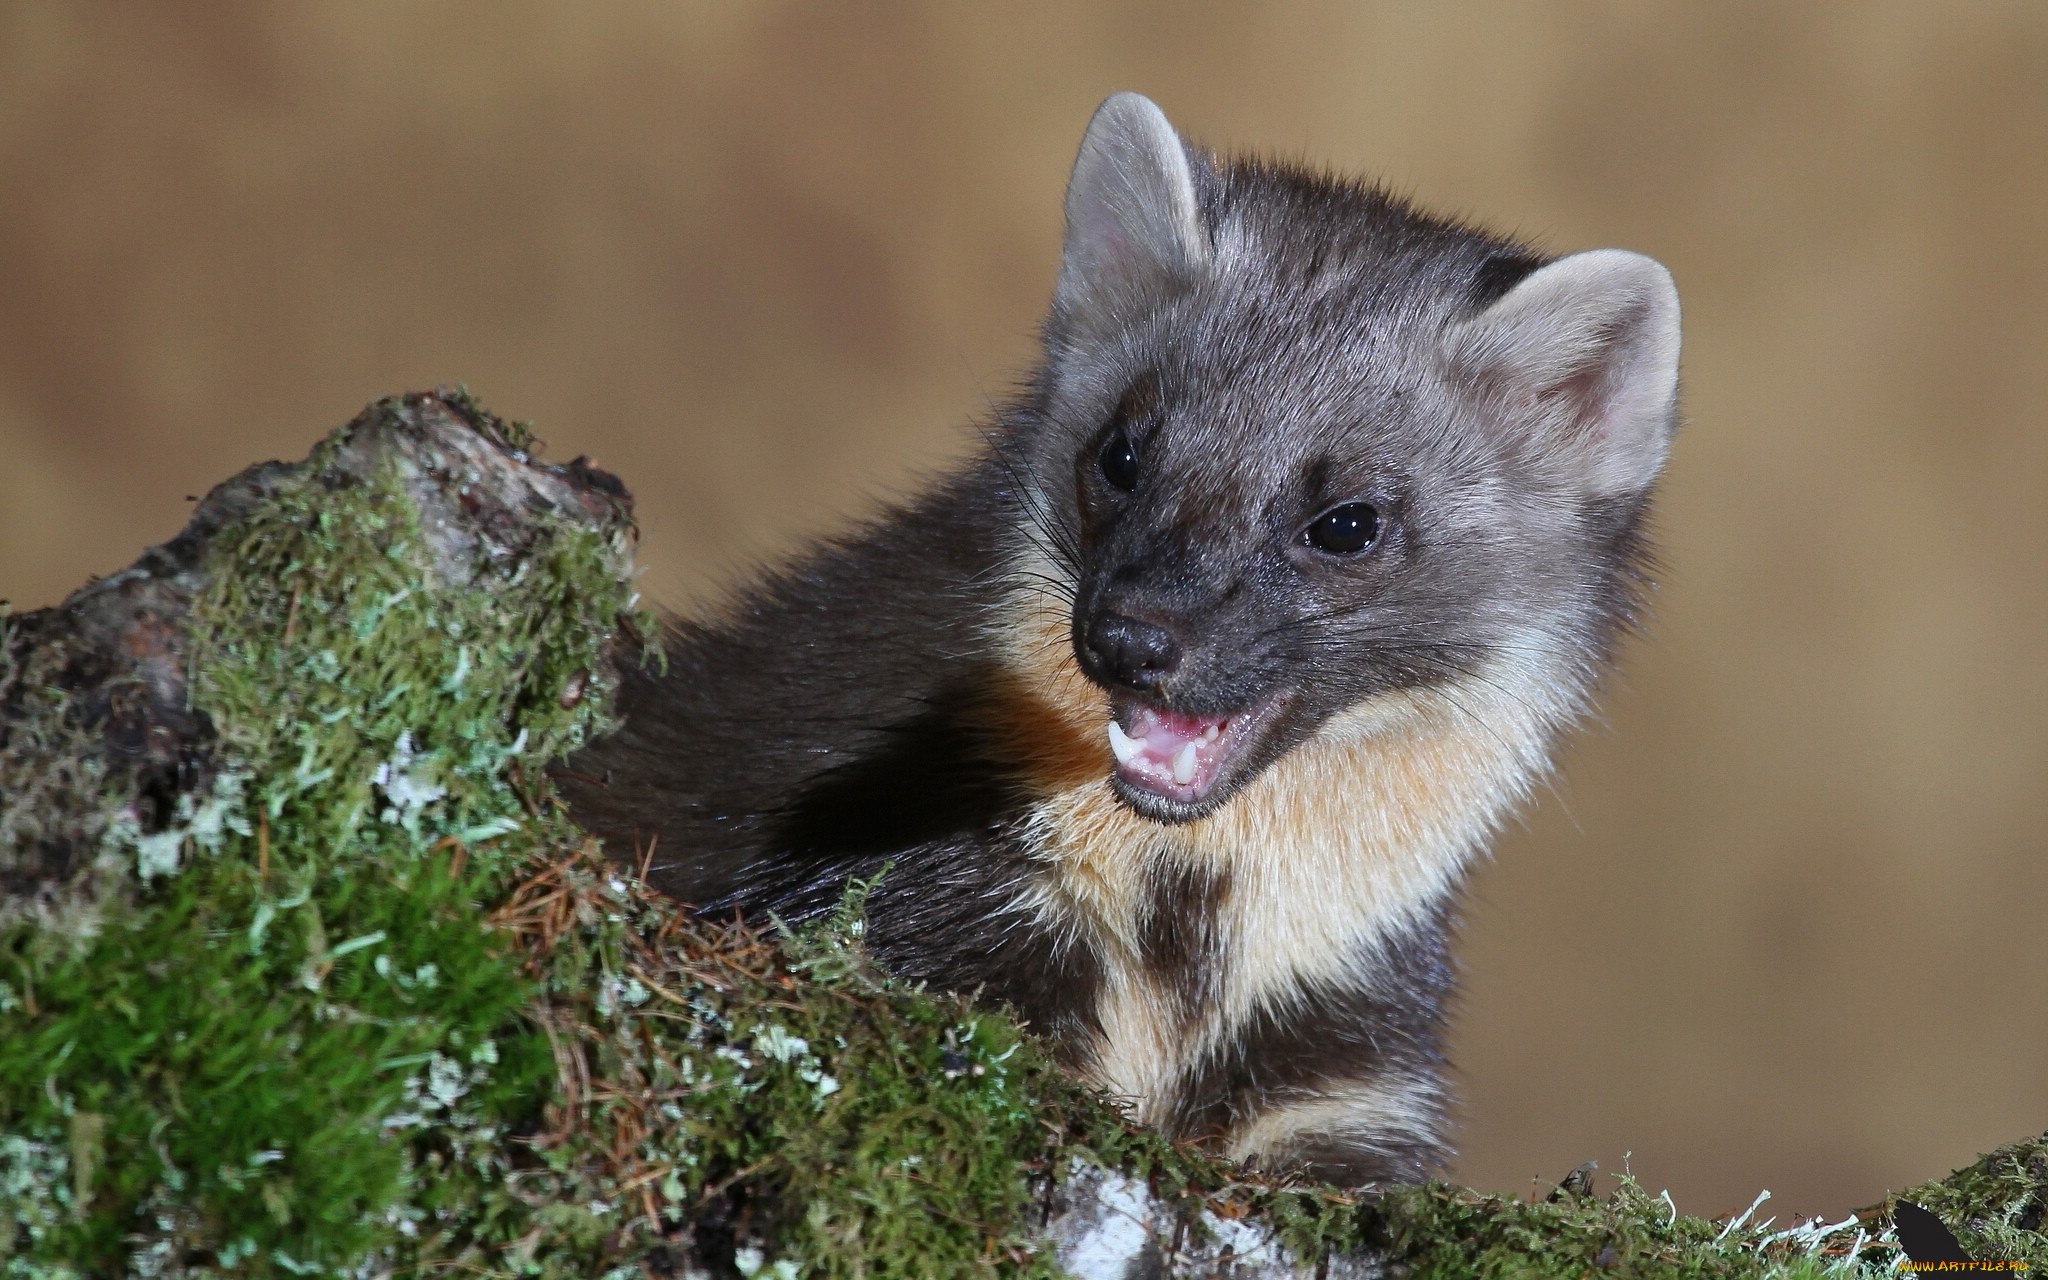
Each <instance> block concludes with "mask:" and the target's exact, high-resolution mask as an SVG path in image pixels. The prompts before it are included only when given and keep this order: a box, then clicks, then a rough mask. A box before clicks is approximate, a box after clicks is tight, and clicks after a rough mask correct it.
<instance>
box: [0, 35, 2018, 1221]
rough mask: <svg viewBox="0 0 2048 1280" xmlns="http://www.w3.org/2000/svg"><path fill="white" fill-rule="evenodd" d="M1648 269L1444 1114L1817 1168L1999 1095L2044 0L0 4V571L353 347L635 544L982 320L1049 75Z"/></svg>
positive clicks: (1860, 1191) (1879, 1186)
mask: <svg viewBox="0 0 2048 1280" xmlns="http://www.w3.org/2000/svg"><path fill="white" fill-rule="evenodd" d="M1120 88H1135V89H1140V90H1143V91H1145V92H1147V93H1149V94H1151V95H1152V96H1153V97H1154V98H1156V99H1157V100H1158V101H1159V102H1160V103H1161V104H1162V105H1163V106H1164V107H1165V108H1166V111H1167V113H1168V115H1169V116H1171V117H1172V118H1173V119H1174V121H1175V122H1176V123H1177V124H1179V125H1180V126H1181V127H1182V128H1183V129H1185V130H1187V131H1189V132H1190V133H1192V134H1193V135H1195V136H1197V137H1200V138H1202V139H1205V140H1207V141H1209V142H1211V143H1214V144H1219V145H1223V146H1251V147H1259V148H1263V149H1267V150H1272V151H1277V152H1280V153H1283V154H1288V155H1296V156H1307V157H1311V158H1314V159H1316V160H1318V161H1326V162H1328V163H1329V164H1331V165H1334V166H1336V167H1339V168H1342V169H1345V170H1350V171H1364V172H1371V173H1376V174H1379V175H1382V176H1384V177H1385V178H1386V179H1387V180H1388V181H1390V182H1391V183H1392V184H1393V185H1394V186H1396V187H1398V188H1400V189H1402V190H1404V191H1407V192H1410V193H1412V194H1414V195H1415V196H1417V197H1418V198H1420V199H1421V200H1422V201H1424V202H1425V203H1426V204H1429V205H1431V206H1434V207H1437V208H1441V209H1447V210H1452V211H1457V212H1461V213H1468V214H1471V215H1474V216H1477V217H1479V218H1481V219H1483V220H1486V221H1489V222H1492V223H1495V224H1498V225H1501V226H1504V227H1506V228H1509V229H1512V230H1517V231H1522V232H1525V233H1529V234H1533V235H1536V236H1539V237H1540V238H1541V239H1542V241H1543V243H1545V244H1546V245H1548V246H1549V247H1551V248H1553V249H1557V250H1566V249H1575V248H1590V247H1594V246H1600V245H1622V246H1626V247H1630V248H1634V249H1639V250H1642V251H1644V252H1647V253H1650V254H1652V255H1654V256H1656V257H1658V258H1661V259H1662V260H1663V261H1664V262H1666V263H1667V264H1669V265H1670V267H1671V268H1672V270H1673V272H1674V273H1675V274H1676V276H1677V279H1678V282H1679V287H1680V290H1681V292H1682V294H1683V296H1684V299H1685V305H1686V324H1687V342H1686V356H1685V374H1686V382H1687V395H1686V408H1687V414H1688V418H1689V425H1688V427H1687V429H1686V431H1685V433H1684V435H1683V436H1682V438H1681V440H1680V443H1679V446H1678V449H1677V452H1676V456H1675V458H1674V461H1673V466H1672V471H1671V477H1670V482H1669V485H1668V487H1667V488H1666V490H1665V498H1664V502H1663V507H1662V521H1661V526H1662V529H1663V538H1664V544H1665V548H1666V564H1667V570H1666V579H1667V583H1668V585H1667V586H1666V588H1665V590H1664V591H1663V593H1662V598H1661V600H1660V603H1659V606H1658V622H1657V626H1656V630H1655V633H1654V634H1653V635H1652V636H1651V637H1650V638H1649V640H1648V641H1647V642H1644V643H1639V644H1636V645H1635V646H1633V648H1632V650H1631V651H1630V653H1629V655H1628V662H1627V667H1626V670H1625V672H1624V673H1623V676H1622V678H1621V679H1619V680H1617V681H1616V682H1615V684H1614V685H1613V686H1612V688H1611V689H1610V691H1609V695H1608V697H1607V699H1606V702H1605V707H1606V710H1607V720H1606V723H1605V724H1604V725H1603V726H1601V727H1598V728H1596V729H1595V730H1594V731H1592V732H1591V733H1589V734H1587V735H1585V736H1583V737H1582V738H1581V739H1579V740H1578V741H1577V743H1576V744H1575V745H1574V746H1573V748H1572V749H1571V751H1570V752H1569V754H1568V756H1567V759H1566V761H1565V769H1564V775H1563V777H1562V779H1561V781H1560V783H1559V785H1558V788H1557V794H1555V795H1552V796H1548V797H1546V798H1545V799H1544V800H1543V802H1542V804H1541V805H1540V807H1538V809H1537V810H1536V812H1535V813H1534V814H1533V816H1532V817H1531V819H1530V820H1529V822H1528V824H1527V828H1526V829H1524V830H1518V831H1515V832H1512V833H1510V834H1509V835H1508V836H1507V837H1506V838H1505V839H1503V840H1502V841H1501V842H1500V847H1499V850H1498V854H1499V856H1498V860H1497V864H1496V865H1495V866H1493V867H1491V868H1489V869H1488V870H1487V871H1485V872H1484V874H1483V875H1482V876H1481V877H1480V880H1479V884H1478V889H1477V894H1476V896H1475V898H1474V901H1473V904H1472V909H1471V912H1470V927H1469V930H1468V936H1467V939H1466V944H1465V947H1464V956H1465V959H1466V961H1467V963H1468V968H1469V972H1470V981H1469V999H1468V1000H1467V1004H1466V1010H1465V1014H1464V1017H1463V1020H1462V1023H1461V1029H1460V1032H1459V1036H1458V1041H1457V1048H1458V1058H1459V1060H1460V1062H1461V1063H1462V1065H1463V1068H1464V1072H1465V1081H1466V1093H1467V1096H1468V1098H1469V1105H1468V1107H1467V1109H1466V1119H1465V1124H1464V1130H1463V1140H1462V1145H1463V1148H1464V1152H1465V1154H1464V1157H1463V1161H1462V1164H1461V1166H1460V1169H1459V1173H1460V1174H1461V1176H1463V1177H1464V1178H1465V1179H1466V1180H1468V1181H1471V1182H1473V1183H1475V1184H1477V1185H1479V1186H1483V1187H1488V1188H1495V1189H1501V1190H1509V1191H1522V1190H1526V1189H1527V1188H1528V1186H1529V1180H1530V1179H1531V1178H1532V1177H1534V1176H1537V1175H1543V1176H1546V1177H1549V1178H1553V1179H1554V1178H1556V1177H1558V1176H1561V1175H1562V1174H1563V1173H1564V1172H1565V1171H1566V1170H1568V1169H1570V1168H1571V1167H1572V1166H1573V1165H1575V1164H1577V1163H1578V1162H1579V1161H1581V1160H1585V1159H1589V1158H1597V1159H1599V1160H1600V1161H1601V1163H1602V1166H1603V1168H1606V1169H1610V1170H1613V1169H1619V1168H1620V1166H1621V1161H1622V1157H1623V1154H1624V1153H1625V1152H1631V1151H1632V1152H1633V1153H1634V1158H1633V1159H1634V1168H1635V1170H1636V1172H1637V1173H1638V1174H1639V1175H1640V1176H1641V1177H1642V1179H1643V1180H1644V1181H1645V1182H1646V1184H1648V1185H1649V1186H1650V1187H1651V1189H1652V1190H1655V1189H1658V1188H1661V1187H1669V1188H1670V1189H1671V1190H1672V1192H1673V1194H1674V1195H1675V1196H1676V1197H1677V1200H1678V1203H1679V1204H1680V1205H1681V1206H1682V1207H1684V1208H1686V1209H1687V1210H1690V1211H1700V1212H1713V1211H1717V1210H1721V1209H1726V1208H1730V1207H1737V1206H1740V1205H1742V1204H1746V1203H1748V1201H1749V1199H1750V1198H1751V1197H1752V1196H1753V1195H1754V1194H1755V1193H1756V1191H1757V1190H1759V1189H1761V1188H1766V1187H1768V1188H1769V1189H1771V1190H1772V1191H1773V1192H1774V1193H1776V1198H1775V1200H1774V1202H1773V1206H1772V1207H1773V1208H1779V1209H1781V1210H1782V1209H1793V1210H1806V1211H1814V1212H1831V1213H1833V1212H1839V1211H1840V1210H1842V1209H1844V1208H1846V1207H1849V1206H1851V1205H1855V1204H1862V1203H1867V1202H1869V1201H1871V1200H1873V1199H1875V1198H1876V1197H1877V1196H1878V1195H1879V1194H1881V1193H1882V1192H1883V1191H1884V1190H1885V1188H1886V1187H1888V1186H1894V1187H1896V1186H1902V1185H1905V1184H1906V1183H1908V1182H1910V1181H1912V1180H1916V1179H1918V1178H1921V1177H1924V1176H1928V1175H1933V1174H1937V1173H1940V1172H1943V1171H1945V1170H1947V1169H1948V1168H1949V1167H1950V1166H1952V1165H1955V1164H1957V1163H1959V1162H1962V1161H1965V1160H1967V1159H1969V1158H1970V1157H1971V1156H1972V1155H1973V1154H1974V1153H1976V1152H1978V1151H1979V1150H1981V1149H1984V1148H1987V1147H1989V1146H1991V1145H1994V1144H1996V1143H1998V1142H2000V1141H2002V1140H2005V1139H2009V1138H2013V1137H2017V1136H2020V1135H2022V1134H2025V1133H2028V1132H2038V1131H2039V1130H2040V1129H2042V1128H2043V1127H2044V1126H2048V982H2044V981H2043V967H2044V966H2043V952H2042V941H2041V939H2042V936H2043V934H2042V921H2043V920H2044V919H2048V864H2044V860H2043V857H2042V854H2043V844H2044V841H2043V835H2042V832H2043V829H2044V827H2048V797H2044V786H2043V784H2044V781H2048V573H2044V572H2043V558H2044V555H2043V552H2044V535H2048V501H2044V498H2043V491H2044V488H2048V423H2044V421H2043V417H2044V410H2043V405H2044V404H2048V394H2044V390H2048V389H2044V386H2043V382H2044V377H2048V292H2044V290H2048V212H2044V211H2048V7H2043V6H2040V5H2037V4H2024V5H2023V4H2013V5H2010V6H2000V5H1963V6H1954V5H1944V6H1931V5H1928V6H1905V5H1893V6H1859V7H1855V8H1850V7H1846V6H1841V7H1819V6H1815V7H1810V8H1809V7H1804V6H1800V7H1793V6H1778V5H1773V4H1759V5H1754V6H1740V5H1713V6H1692V7H1686V8H1677V7H1668V8H1665V7H1660V8H1655V9H1652V8H1650V7H1647V6H1634V5H1616V6H1611V7H1610V6H1589V5H1566V6H1548V7H1540V8H1539V7H1536V6H1520V5H1514V6H1511V5H1507V4H1500V5H1488V6H1479V5H1473V6H1456V7H1453V6H1423V5H1371V4H1360V3H1335V2H1332V3H1305V4H1292V5H1262V6H1258V7H1256V8H1253V7H1249V6H1246V7H1230V6H1199V7H1195V6H1187V7H1181V6H1168V5H1143V4H1133V3H1114V4H1101V3H1096V4H1081V3H1069V4H1036V5H1030V6H1015V7H991V6H988V5H973V6H970V5H964V4H947V3H929V4H922V5H915V4H909V3H905V4H895V5H874V6H853V5H831V6H823V5H821V6H817V7H809V8H806V7H796V6H785V5H753V6H743V5H738V4H703V5H696V4H678V3H664V4H607V5H569V4H539V3H528V4H513V3H491V4H477V5H473V6H436V7H430V6H423V5H417V4H410V3H376V4H373V3H360V2H358V3H351V4H348V5H329V6H272V5H265V4H258V3H249V4H243V5H229V4H214V5H209V6H205V7H204V8H203V9H201V8H200V7H187V6H168V5H159V6H143V5H129V6H116V5H111V4H110V5H107V6H104V7H100V6H94V5H85V4H77V5H64V4H54V3H42V2H40V0H11V2H10V3H7V4H5V5H0V596H6V597H11V598H12V599H13V600H14V601H15V602H16V604H17V606H18V607H33V606H37V605H42V604H46V603H50V602H53V601H55V600H56V599H58V598H59V597H60V596H61V595H63V594H64V593H65V592H66V591H68V590H69V589H70V588H72V587H74V586H76V585H78V584H79V583H81V582H82V581H83V580H84V579H85V577H86V576H87V575H88V574H92V573H104V572H108V571H111V570H113V569H115V568H118V567H120V566H122V565H124V564H126V563H127V562H128V561H129V560H130V559H132V558H133V557H134V555H135V553H136V552H137V550H138V549H139V548H140V547H141V546H142V545H144V544H146V543H149V542H152V541H157V540H160V539H162V538H164V537H165V536H167V535H169V534H170V533H172V532H173V531H175V530H176V529H177V528H178V526H179V524H180V523H181V521H182V518H183V512H184V511H185V509H186V506H187V502H186V498H185V495H187V494H197V493H201V492H203V491H204V490H205V489H206V488H207V487H208V486H210V485H211V484H213V483H214V482H216V481H218V480H220V479H223V478H225V477H226V476H227V475H229V474H230V473H232V472H233V471H235V470H237V469H239V468H240V467H241V466H243V465H244V464H246V463H248V462H250V461H253V460H256V459H260V458H268V457H274V456H284V457H297V456H300V455H301V454H303V452H304V451H305V449H306V447H307V446H308V445H309V444H310V443H311V442H312V441H313V440H314V439H315V438H316V437H317V436H318V435H319V434H320V433H321V432H322V431H324V430H325V429H326V428H328V427H329V426H332V425H335V424H338V423H340V422H342V421H344V420H346V419H347V418H348V417H349V416H351V415H352V414H353V413H354V412H355V410H356V409H357V408H358V407H360V406H361V404H362V403H363V402H365V401H367V400H369V399H371V398H373V397H375V396H377V395H380V394H383V393H386V392H392V391H398V390H401V389H406V388H415V387H424V386H428V385H431V384H433V383H435V382H437V381H448V382H455V381H461V382H466V383H468V384H469V385H470V386H471V387H472V388H474V389H476V390H477V391H478V392H479V393H480V394H482V395H483V396H484V398H485V400H486V402H487V403H489V404H491V405H492V406H494V407H495V408H497V409H498V410H500V411H501V412H504V413H506V414H508V415H511V416H514V417H523V418H531V419H533V420H535V421H536V422H537V423H539V424H540V427H541V429H542V431H543V433H544V434H545V435H546V436H547V437H548V438H549V439H550V441H551V442H552V446H553V451H554V452H555V454H557V455H559V456H567V455H570V454H573V453H578V452H587V453H590V454H593V455H595V456H596V457H597V458H598V459H599V460H600V461H601V462H602V463H603V464H605V465H607V466H609V467H611V468H613V469H615V470H616V471H618V472H619V473H620V474H621V475H622V476H623V477H624V478H625V479H626V480H627V482H628V483H629V484H630V485H631V486H632V487H633V489H634V490H635V492H636V493H637V494H638V496H639V500H640V512H641V516H642V520H643V523H644V527H645V530H646V540H645V545H644V553H645V561H646V563H647V565H648V566H649V568H648V574H647V584H648V588H649V590H650V591H651V592H652V593H654V594H655V595H656V596H658V597H661V598H664V599H667V600H669V601H672V602H677V603H683V602H687V601H690V600H692V599H701V598H702V596H703V594H704V593H705V592H706V591H707V590H708V589H709V588H710V587H711V586H712V584H715V583H716V582H717V581H719V580H720V579H721V578H722V577H724V576H726V575H727V574H728V573H729V572H730V571H731V570H732V569H733V568H734V567H735V566H737V565H740V564H744V563H746V562H748V561H750V560H753V559H755V558H757V557H760V556H763V555H770V554H774V553H776V552H778V551H781V550H783V549H786V548H788V547H791V546H793V545H795V544H796V543H797V542H798V541H799V540H800V539H801V538H803V537H804V536H805V535H807V534H811V533H814V532H816V531H819V530H823V529H826V528H830V527H831V526H833V525H834V524H836V523H838V522H839V521H841V520H842V519H843V518H844V517H845V516H846V515H847V514H849V513H854V512H858V511H860V510H862V509H863V508H864V507H866V506H867V504H868V503H869V502H870V501H871V500H872V496H873V495H875V494H878V493H892V492H901V491H904V490H905V489H907V488H908V487H910V486H912V485H914V484H915V483H916V476H917V475H918V474H919V473H920V472H921V471H925V470H929V469H932V468H936V467H940V466H943V465H944V464H945V463H946V462H947V460H948V459H951V458H953V457H955V456H957V455H958V454H960V453H961V452H962V451H964V450H965V449H966V448H967V447H968V445H969V441H970V436H969V434H968V433H967V432H966V431H965V430H964V429H963V427H964V425H965V424H966V423H968V422H969V421H970V420H971V419H972V418H973V417H974V416H975V415H977V414H979V413H982V412H983V411H984V408H985V406H986V405H987V403H988V402H989V400H990V399H991V398H992V397H995V396H998V395H1000V394H1002V392H1003V391H1004V389H1005V388H1006V387H1007V386H1008V385H1009V383H1010V380H1011V378H1012V377H1013V375H1014V374H1015V372H1016V371H1018V370H1019V369H1020V368H1021V367H1022V366H1023V365H1024V364H1025V363H1026V362H1027V361H1028V360H1029V359H1030V356H1031V342H1030V334H1031V331H1032V327H1033V325H1034V324H1035V323H1036V321H1037V317H1038V312H1039V309H1040V307H1041V306H1042V304H1043V302H1044V300H1045V298H1046V295H1047V292H1048V290H1049V288H1050V285H1051V282H1052V278H1053V271H1054V266H1055V258H1056V253H1057V248H1058V233H1059V201H1060V192H1061V187H1062V184H1063V182H1064V181H1065V178H1066V167H1067V164H1068V162H1069V160H1070V159H1071V155H1072V149H1073V147H1074V145H1075V143H1076V142H1077V140H1078V139H1079V136H1080V132H1081V128H1082V125H1083V124H1084V122H1085V121H1086V120H1087V117H1088V113H1089V112H1090V110H1091V109H1092V108H1093V107H1094V105H1095V104H1096V102H1097V101H1098V100H1099V99H1100V98H1102V97H1103V96H1104V95H1105V94H1106V93H1108V92H1110V91H1112V90H1115V89H1120Z"/></svg>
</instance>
